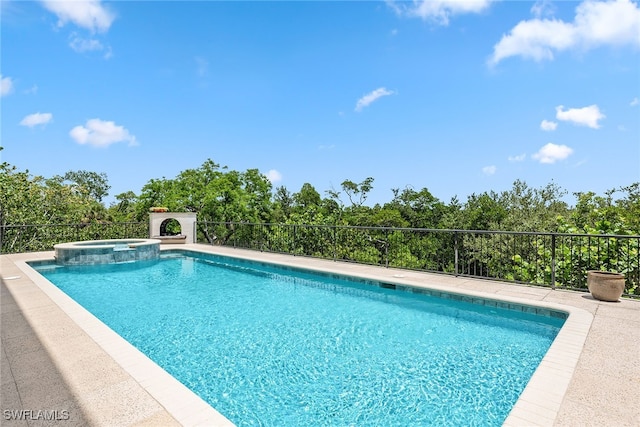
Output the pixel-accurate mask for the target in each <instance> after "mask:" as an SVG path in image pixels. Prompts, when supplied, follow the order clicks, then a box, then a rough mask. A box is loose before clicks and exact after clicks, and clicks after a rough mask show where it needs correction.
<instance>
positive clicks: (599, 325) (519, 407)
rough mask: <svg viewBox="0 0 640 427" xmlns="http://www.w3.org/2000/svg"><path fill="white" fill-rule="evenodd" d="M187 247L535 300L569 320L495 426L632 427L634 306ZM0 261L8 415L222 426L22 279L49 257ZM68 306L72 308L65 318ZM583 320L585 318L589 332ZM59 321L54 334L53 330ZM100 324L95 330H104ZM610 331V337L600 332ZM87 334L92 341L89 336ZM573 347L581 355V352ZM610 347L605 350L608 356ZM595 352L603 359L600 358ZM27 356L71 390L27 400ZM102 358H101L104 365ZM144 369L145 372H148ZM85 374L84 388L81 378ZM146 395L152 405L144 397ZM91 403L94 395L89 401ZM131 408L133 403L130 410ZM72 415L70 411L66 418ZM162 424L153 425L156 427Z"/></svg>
mask: <svg viewBox="0 0 640 427" xmlns="http://www.w3.org/2000/svg"><path fill="white" fill-rule="evenodd" d="M189 246H190V248H193V249H197V250H203V251H207V252H212V253H226V254H230V255H232V256H240V257H250V258H254V259H262V260H265V261H272V262H281V263H287V264H290V265H299V266H302V267H309V266H312V267H315V268H318V269H325V270H327V271H328V270H332V271H339V272H340V273H342V274H349V275H361V276H368V277H376V278H381V279H387V280H389V278H391V277H394V276H399V275H404V276H405V277H404V278H403V279H402V280H405V281H407V282H414V283H415V284H416V285H420V284H422V283H429V286H430V287H432V288H438V289H443V290H449V291H451V290H453V291H457V292H470V293H471V294H481V295H483V296H493V297H501V298H506V299H514V300H517V301H518V302H522V301H529V302H531V301H541V302H542V303H543V304H548V305H550V306H552V307H554V308H558V307H561V308H562V309H567V308H568V309H570V310H571V311H572V315H571V316H570V317H569V319H568V321H567V324H566V325H565V328H563V330H562V331H561V332H560V335H559V336H558V338H557V339H556V341H555V342H554V345H553V346H552V348H551V350H550V352H549V353H548V354H547V357H545V360H543V363H542V366H541V369H538V371H537V372H536V374H535V375H534V378H533V379H532V381H531V382H530V384H529V386H528V387H527V389H525V392H524V393H523V395H522V396H521V398H520V400H519V401H518V403H517V404H516V407H515V408H514V410H513V411H512V413H511V415H510V417H509V418H508V419H507V421H506V422H505V425H522V424H536V425H554V422H555V423H556V425H568V424H574V425H576V424H580V422H579V421H580V420H584V421H585V422H586V423H589V422H591V423H594V422H595V423H597V424H598V425H623V424H627V425H633V424H637V422H636V421H638V412H637V410H635V409H633V408H635V407H636V405H634V404H632V403H631V402H630V401H629V399H632V398H631V397H629V398H628V399H627V400H625V396H635V395H637V392H638V388H637V387H638V385H637V382H636V381H634V380H633V378H638V377H639V376H638V366H637V364H635V363H634V362H633V360H634V357H635V354H636V353H637V350H638V347H637V345H635V343H638V342H640V337H639V335H638V331H640V305H639V304H638V302H636V301H622V302H620V303H616V304H611V303H601V302H598V301H595V300H593V299H591V298H590V297H589V296H588V295H585V294H581V293H576V292H565V291H551V290H549V289H541V288H529V287H524V286H517V285H511V284H504V283H499V282H491V281H486V280H473V279H464V278H453V277H447V276H440V275H430V274H425V273H417V272H406V271H400V270H393V269H384V268H379V267H368V266H360V265H352V264H346V265H345V264H342V263H333V262H330V261H322V260H313V259H308V258H296V257H288V256H282V255H275V254H263V253H257V252H251V251H241V250H234V249H227V248H211V247H208V246H204V245H189ZM1 258H2V278H3V284H4V285H5V286H3V296H4V298H3V323H2V333H3V352H2V359H3V365H2V366H3V376H2V378H3V399H2V400H3V407H6V405H7V402H14V403H13V404H12V405H13V406H11V409H13V408H18V409H20V405H22V408H23V409H25V410H27V409H33V408H34V407H43V405H44V407H46V408H52V409H55V408H56V407H58V408H59V407H61V405H63V403H64V402H67V403H68V406H69V407H74V408H82V411H81V412H82V415H83V416H85V417H86V418H87V419H89V420H94V421H95V422H94V423H95V424H103V425H107V424H108V425H114V424H115V425H134V424H138V423H139V424H140V425H145V422H146V425H157V424H158V422H157V420H160V419H162V420H164V421H167V423H168V422H169V421H170V420H174V421H175V425H198V424H200V425H212V424H215V425H225V421H224V419H222V418H220V417H218V416H217V415H216V414H217V413H216V412H215V411H214V410H211V409H210V408H208V407H207V405H205V406H204V407H203V406H198V400H197V399H194V398H193V396H189V393H183V392H182V391H181V390H180V388H179V386H176V388H175V389H171V390H169V391H167V384H171V380H170V378H169V379H167V378H165V380H166V381H167V384H164V385H158V384H157V382H156V381H154V380H153V378H156V376H157V375H156V374H157V372H155V371H154V368H153V365H152V364H151V365H149V363H148V360H145V358H139V357H137V356H136V352H135V351H134V350H132V349H131V348H129V346H127V345H126V343H123V342H122V340H121V339H120V340H118V339H117V337H108V335H109V334H108V331H106V332H105V331H104V330H101V329H100V325H99V322H96V321H95V319H94V320H91V316H88V315H87V313H86V312H83V311H82V310H77V307H73V304H70V303H69V302H68V301H65V299H64V297H63V296H60V295H56V292H55V291H54V290H52V289H51V288H52V286H51V285H50V284H48V282H46V281H44V282H43V281H42V280H41V279H39V278H38V277H37V276H34V275H33V274H32V273H30V272H29V269H28V268H27V267H26V265H25V264H24V261H27V260H34V259H50V258H52V256H51V253H50V252H46V253H39V254H18V255H10V256H7V255H3V256H2V257H1ZM398 280H400V279H398V278H394V281H398ZM9 297H11V298H14V299H15V304H13V305H12V304H11V303H9V301H8V298H9ZM74 309H76V310H77V311H76V312H74ZM63 310H64V311H63ZM593 315H595V321H594V322H593V325H592V319H593ZM18 318H25V319H28V322H26V323H27V324H28V326H24V327H11V326H13V325H18V324H19V322H18ZM61 324H63V325H64V327H60V325H61ZM78 324H80V325H81V327H79V326H78ZM625 325H626V326H625ZM102 326H103V329H104V325H102ZM589 327H591V331H589ZM612 328H615V329H616V330H617V331H618V332H617V333H616V334H610V333H609V331H610V330H611V329H612ZM90 334H91V336H93V338H89V335H90ZM587 334H589V335H588V336H587ZM587 338H588V339H587ZM31 341H35V343H34V344H33V345H32V346H30V345H27V346H25V345H23V344H24V343H26V342H31ZM18 343H22V344H21V345H18ZM96 343H98V344H99V345H96ZM583 346H585V351H582V348H583ZM614 348H615V351H611V349H614ZM603 355H606V359H604V360H603ZM32 358H43V359H48V360H50V361H53V362H54V363H51V362H50V363H48V364H47V370H48V371H51V370H56V369H57V370H58V371H60V373H61V377H62V378H63V381H62V382H60V381H54V382H53V383H51V384H50V387H49V389H51V390H54V389H55V388H56V387H62V388H63V389H64V388H65V387H64V386H65V385H66V388H67V389H69V390H71V392H70V393H64V392H61V393H55V392H51V393H47V394H44V393H42V392H40V393H33V394H30V393H28V392H29V391H34V389H35V387H36V384H34V381H33V378H31V379H30V377H32V376H33V374H30V372H33V367H35V366H37V364H36V363H35V362H33V363H31V364H30V362H29V360H30V359H32ZM96 358H99V359H100V361H101V362H103V363H102V365H103V366H105V370H108V371H109V369H107V368H106V366H112V367H113V370H114V371H118V369H116V368H121V367H124V369H120V370H119V371H118V372H119V374H118V375H116V377H118V378H117V379H116V378H114V376H113V375H111V374H110V371H109V372H104V370H102V372H101V374H103V375H98V373H96V372H95V366H96V364H95V361H96ZM107 361H111V364H110V363H107ZM113 361H116V362H117V363H115V366H114V365H112V364H113ZM41 365H42V364H41ZM145 365H146V366H145ZM7 366H10V367H11V371H10V374H11V375H6V371H7ZM38 366H39V365H38ZM594 366H597V367H598V369H597V370H598V371H599V372H601V373H602V375H597V376H595V377H594V375H593V371H594V369H593V368H594ZM576 368H577V370H576V373H575V375H574V369H576ZM150 371H154V372H153V374H150V373H149V372H150ZM145 372H147V373H146V374H145ZM623 373H624V375H623ZM119 375H120V376H122V378H120V377H119ZM45 377H46V375H45ZM89 377H91V381H88V378H89ZM5 384H6V385H7V386H6V387H5V386H4V385H5ZM596 384H597V387H596ZM9 385H12V386H13V387H9ZM125 385H127V386H126V387H125ZM39 389H42V387H41V386H40V387H39ZM134 389H136V390H138V392H140V391H142V395H143V396H146V399H145V398H140V399H134V398H133V397H132V396H135V392H134ZM567 390H568V392H567V393H566V395H565V391H567ZM125 391H126V393H125ZM24 395H31V396H33V397H32V398H31V400H29V399H23V400H22V403H21V404H20V403H19V402H20V400H19V399H16V396H24ZM149 395H151V396H153V399H151V400H149ZM97 396H101V398H100V399H98V398H97ZM180 396H183V397H184V399H182V398H181V397H180ZM133 401H137V402H139V403H138V404H136V405H132V402H133ZM38 402H40V403H38ZM69 402H71V403H69ZM100 402H103V403H100ZM154 405H155V406H154ZM605 408H606V410H605ZM78 411H79V410H78ZM78 411H73V412H72V415H74V414H77V413H78ZM114 420H116V421H117V422H114ZM154 420H155V422H154ZM167 423H165V422H161V424H163V425H165V424H167ZM3 425H4V424H3Z"/></svg>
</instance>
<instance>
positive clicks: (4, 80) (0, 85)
mask: <svg viewBox="0 0 640 427" xmlns="http://www.w3.org/2000/svg"><path fill="white" fill-rule="evenodd" d="M11 92H13V80H12V79H11V77H2V74H0V96H5V95H9V94H10V93H11Z"/></svg>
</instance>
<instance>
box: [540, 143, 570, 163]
mask: <svg viewBox="0 0 640 427" xmlns="http://www.w3.org/2000/svg"><path fill="white" fill-rule="evenodd" d="M572 153H573V149H572V148H570V147H567V146H566V145H557V144H554V143H552V142H550V143H548V144H547V145H545V146H544V147H542V148H541V149H540V150H539V151H538V152H537V153H535V154H534V155H533V156H532V157H533V158H534V159H536V160H538V161H540V163H549V164H551V163H555V162H557V161H558V160H564V159H566V158H567V157H569V156H570V155H571V154H572Z"/></svg>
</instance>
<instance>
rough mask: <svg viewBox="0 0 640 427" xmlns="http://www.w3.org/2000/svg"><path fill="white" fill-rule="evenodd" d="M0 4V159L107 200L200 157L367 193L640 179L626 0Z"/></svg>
mask: <svg viewBox="0 0 640 427" xmlns="http://www.w3.org/2000/svg"><path fill="white" fill-rule="evenodd" d="M1 5H2V9H1V13H2V16H1V24H2V28H1V35H2V39H1V43H2V46H1V47H2V53H1V60H2V62H1V68H0V69H1V73H2V75H1V94H2V98H1V107H2V112H1V120H2V130H1V137H2V142H1V145H2V146H3V147H4V150H3V151H2V152H0V155H1V156H2V161H5V162H8V163H10V164H12V165H14V166H17V167H18V168H19V169H20V170H29V172H30V173H32V174H33V175H42V176H44V177H52V176H54V175H62V174H64V173H65V172H66V171H69V170H90V171H94V172H101V173H102V172H104V173H106V174H107V177H108V179H109V183H110V185H111V187H112V188H111V192H110V193H111V196H110V198H109V199H108V200H107V203H109V202H110V201H111V200H113V196H114V195H115V194H119V193H122V192H125V191H128V190H132V191H134V192H135V193H136V194H139V192H140V190H141V189H142V187H143V185H144V184H146V183H147V182H148V181H149V180H150V179H158V178H162V177H165V178H174V177H176V176H177V174H178V173H180V172H181V171H183V170H185V169H188V168H196V167H199V166H200V165H202V163H203V162H204V161H205V160H206V159H208V158H210V159H212V160H214V161H215V162H216V163H219V164H221V165H226V166H228V167H229V168H230V169H235V170H239V171H244V170H246V169H250V168H257V169H259V170H260V171H261V172H262V173H264V174H265V175H267V176H268V177H269V179H270V180H271V181H272V183H273V185H274V188H275V187H276V186H280V185H284V186H286V187H287V188H288V189H289V190H290V191H292V192H297V191H298V190H299V189H300V187H301V186H302V184H303V183H305V182H309V183H311V184H312V185H314V186H315V188H316V189H317V190H318V191H319V192H320V193H321V194H323V195H324V192H325V191H326V190H330V189H336V190H337V189H340V183H341V182H342V181H343V180H345V179H349V180H352V181H354V182H360V181H362V180H364V179H365V178H366V177H369V176H370V177H373V178H374V179H375V181H374V183H373V185H374V190H373V191H372V192H371V194H370V196H369V199H368V204H373V203H377V202H378V203H384V202H387V201H390V200H391V199H392V192H391V189H393V188H400V189H403V188H405V187H412V188H414V189H416V190H419V189H421V188H428V189H429V191H431V192H432V193H433V195H434V196H436V197H438V198H439V199H440V200H442V201H443V202H449V200H450V198H451V197H453V196H456V195H457V196H458V198H459V199H460V200H462V201H464V200H466V198H467V196H468V195H470V194H472V193H481V192H483V191H490V190H495V191H502V190H508V189H510V188H511V186H512V183H513V182H514V181H515V180H516V179H520V180H523V181H525V182H526V183H527V184H529V185H530V186H532V187H542V186H544V185H546V184H548V183H550V182H555V183H556V184H558V185H559V186H561V187H562V188H564V189H565V190H567V191H568V192H569V193H572V192H578V191H595V192H596V193H598V194H602V193H603V192H604V191H606V190H608V189H610V188H614V187H619V186H624V185H629V184H632V183H634V182H637V181H640V6H639V4H638V2H637V1H632V0H615V1H582V2H580V1H556V2H554V1H537V2H528V1H490V0H477V1H471V2H460V1H456V0H442V1H435V0H434V1H427V2H421V1H418V2H409V1H405V2H397V1H396V2H394V1H387V2H383V1H378V2H362V1H347V2H339V1H335V2H333V1H332V2H314V1H281V2H271V1H261V2H244V1H235V2H222V1H194V2H184V1H181V2H178V1H176V2H170V1H158V2H154V1H138V2H134V1H112V2H103V1H97V0H91V1H66V2H51V1H16V0H10V1H7V0H2V3H1ZM568 199H569V201H573V200H574V199H573V197H569V198H568Z"/></svg>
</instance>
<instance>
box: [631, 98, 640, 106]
mask: <svg viewBox="0 0 640 427" xmlns="http://www.w3.org/2000/svg"><path fill="white" fill-rule="evenodd" d="M638 104H640V100H639V99H638V98H637V97H636V98H633V99H632V100H631V102H630V103H629V105H630V106H632V107H635V106H636V105H638Z"/></svg>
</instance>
